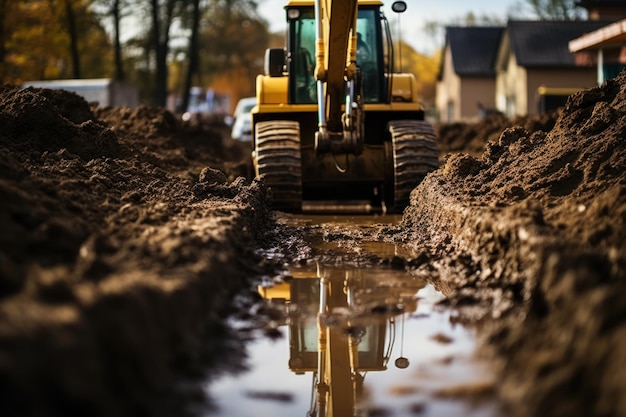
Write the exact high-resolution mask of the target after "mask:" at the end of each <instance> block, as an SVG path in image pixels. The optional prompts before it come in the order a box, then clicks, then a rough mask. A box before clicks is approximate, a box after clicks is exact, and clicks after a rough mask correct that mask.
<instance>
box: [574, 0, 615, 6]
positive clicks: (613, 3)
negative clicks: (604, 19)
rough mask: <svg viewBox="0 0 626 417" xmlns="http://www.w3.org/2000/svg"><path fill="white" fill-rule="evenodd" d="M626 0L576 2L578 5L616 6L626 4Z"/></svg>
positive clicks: (584, 0)
mask: <svg viewBox="0 0 626 417" xmlns="http://www.w3.org/2000/svg"><path fill="white" fill-rule="evenodd" d="M624 4H626V0H579V1H577V2H576V5H577V6H582V7H591V6H615V5H620V6H621V5H624Z"/></svg>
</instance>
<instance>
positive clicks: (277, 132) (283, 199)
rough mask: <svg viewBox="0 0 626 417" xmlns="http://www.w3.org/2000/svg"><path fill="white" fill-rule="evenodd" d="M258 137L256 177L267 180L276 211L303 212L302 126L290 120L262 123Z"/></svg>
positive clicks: (257, 132)
mask: <svg viewBox="0 0 626 417" xmlns="http://www.w3.org/2000/svg"><path fill="white" fill-rule="evenodd" d="M254 137H255V144H256V147H255V149H256V151H255V152H256V158H255V171H256V175H259V176H262V177H263V178H264V181H265V184H266V185H267V187H268V189H269V192H270V196H271V203H272V207H273V208H275V209H277V210H285V211H292V212H299V211H301V210H302V162H301V155H300V124H299V123H298V122H294V121H289V120H280V121H268V122H258V123H257V124H256V126H255V135H254Z"/></svg>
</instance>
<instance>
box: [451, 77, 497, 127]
mask: <svg viewBox="0 0 626 417" xmlns="http://www.w3.org/2000/svg"><path fill="white" fill-rule="evenodd" d="M478 103H481V104H482V105H483V107H484V108H485V109H494V108H495V104H496V87H495V80H494V77H463V78H462V79H461V115H460V116H461V119H462V120H468V121H470V120H473V119H478V118H480V117H481V114H480V111H479V108H478Z"/></svg>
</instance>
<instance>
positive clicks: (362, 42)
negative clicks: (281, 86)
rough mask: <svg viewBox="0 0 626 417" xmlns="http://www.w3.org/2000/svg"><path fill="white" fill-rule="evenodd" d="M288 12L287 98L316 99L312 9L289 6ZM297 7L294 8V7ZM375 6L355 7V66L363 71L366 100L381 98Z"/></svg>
mask: <svg viewBox="0 0 626 417" xmlns="http://www.w3.org/2000/svg"><path fill="white" fill-rule="evenodd" d="M292 10H293V11H292V12H290V13H288V14H287V15H288V16H289V23H288V24H289V26H288V33H289V39H288V44H287V47H288V50H289V55H288V56H289V73H290V74H292V76H291V77H290V85H289V99H290V102H291V103H293V104H306V103H309V104H314V103H317V92H316V87H315V77H314V70H315V60H314V57H315V39H316V27H315V13H314V10H313V8H312V7H308V8H298V9H292ZM296 10H297V11H296ZM379 13H380V11H379V9H378V8H377V7H368V8H359V14H358V19H357V33H358V39H359V40H358V44H357V66H358V67H359V69H360V71H361V73H362V74H363V95H364V99H365V102H366V103H379V102H382V101H383V100H384V98H385V90H384V86H385V84H384V83H383V77H382V74H383V73H384V71H383V59H382V56H383V49H382V44H383V42H382V28H381V24H380V18H379Z"/></svg>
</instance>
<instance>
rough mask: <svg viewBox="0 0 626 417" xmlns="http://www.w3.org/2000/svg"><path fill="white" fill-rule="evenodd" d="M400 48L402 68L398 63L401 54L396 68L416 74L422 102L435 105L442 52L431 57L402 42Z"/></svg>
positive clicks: (396, 57)
mask: <svg viewBox="0 0 626 417" xmlns="http://www.w3.org/2000/svg"><path fill="white" fill-rule="evenodd" d="M400 46H401V48H402V50H401V52H402V54H401V57H402V58H401V59H402V63H401V64H402V65H401V66H400V62H398V61H399V59H400V54H396V56H395V60H396V62H395V68H396V69H401V70H402V71H404V72H410V73H413V74H415V78H416V80H417V91H418V95H419V97H420V100H422V101H423V102H425V103H433V102H434V100H435V93H436V86H437V74H438V71H439V65H440V61H441V51H440V50H437V51H436V52H434V53H433V54H431V55H425V54H421V53H419V52H416V51H415V50H414V49H413V48H412V47H411V46H410V45H408V44H406V43H404V42H401V44H400ZM395 47H396V48H397V47H398V46H397V45H396V46H395Z"/></svg>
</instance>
